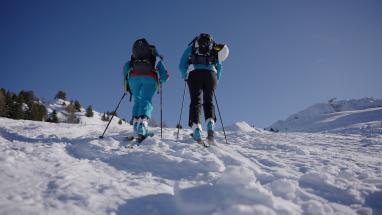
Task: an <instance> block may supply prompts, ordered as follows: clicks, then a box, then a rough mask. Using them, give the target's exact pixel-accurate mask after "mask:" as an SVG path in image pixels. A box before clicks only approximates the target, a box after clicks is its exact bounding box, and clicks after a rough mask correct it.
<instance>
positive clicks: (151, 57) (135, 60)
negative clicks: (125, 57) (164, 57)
mask: <svg viewBox="0 0 382 215" xmlns="http://www.w3.org/2000/svg"><path fill="white" fill-rule="evenodd" d="M155 62H156V51H155V46H153V45H150V44H149V43H148V42H147V40H146V39H144V38H142V39H139V40H137V41H135V42H134V45H133V50H132V55H131V60H130V66H131V68H132V69H133V71H134V72H138V73H150V72H152V71H154V70H155Z"/></svg>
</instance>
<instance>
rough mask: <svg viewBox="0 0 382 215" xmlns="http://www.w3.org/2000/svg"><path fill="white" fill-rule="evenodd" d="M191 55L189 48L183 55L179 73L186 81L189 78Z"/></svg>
mask: <svg viewBox="0 0 382 215" xmlns="http://www.w3.org/2000/svg"><path fill="white" fill-rule="evenodd" d="M190 55H191V47H188V48H187V49H186V50H185V51H184V52H183V55H182V58H181V59H180V63H179V71H180V74H181V76H182V78H183V79H184V80H187V78H188V71H187V70H188V59H189V58H190Z"/></svg>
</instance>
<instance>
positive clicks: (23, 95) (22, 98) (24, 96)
mask: <svg viewBox="0 0 382 215" xmlns="http://www.w3.org/2000/svg"><path fill="white" fill-rule="evenodd" d="M37 100H38V99H37V98H36V96H35V95H34V92H33V91H24V90H22V91H20V93H19V95H18V102H20V103H21V104H23V103H25V104H27V105H28V106H30V105H32V102H34V101H37Z"/></svg>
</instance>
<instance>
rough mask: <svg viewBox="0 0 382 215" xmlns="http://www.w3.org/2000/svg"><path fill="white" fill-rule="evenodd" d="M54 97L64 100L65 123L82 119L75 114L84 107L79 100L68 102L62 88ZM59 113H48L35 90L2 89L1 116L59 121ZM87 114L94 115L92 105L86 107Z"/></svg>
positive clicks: (0, 100)
mask: <svg viewBox="0 0 382 215" xmlns="http://www.w3.org/2000/svg"><path fill="white" fill-rule="evenodd" d="M54 98H55V99H62V100H63V103H62V105H63V106H65V111H66V114H67V116H66V120H65V121H64V122H65V123H79V122H80V119H79V118H78V117H77V116H76V114H75V113H76V112H81V108H82V107H81V104H80V102H79V101H78V100H75V101H70V103H68V104H67V102H65V100H66V99H67V97H66V93H65V92H64V91H62V90H60V91H58V93H57V94H56V95H55V97H54ZM57 114H58V113H57V111H56V110H54V111H52V113H50V114H48V111H47V109H46V106H45V105H44V103H43V102H41V101H40V100H39V99H38V98H37V97H36V96H35V94H34V92H33V91H25V90H21V91H20V92H19V93H18V94H16V93H14V92H11V91H7V90H5V89H4V88H1V89H0V117H7V118H11V119H23V120H34V121H46V122H52V123H57V122H59V119H58V116H57ZM85 116H87V117H93V116H94V113H93V108H92V106H91V105H89V106H88V107H87V108H86V113H85Z"/></svg>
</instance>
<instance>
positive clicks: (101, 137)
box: [99, 93, 126, 139]
mask: <svg viewBox="0 0 382 215" xmlns="http://www.w3.org/2000/svg"><path fill="white" fill-rule="evenodd" d="M125 96H126V93H123V95H122V98H121V100H119V102H118V105H117V107H116V108H115V110H114V112H113V116H111V119H110V121H109V123H107V126H106V128H105V130H104V131H103V134H102V135H101V136H99V138H100V139H103V136H104V135H105V133H106V130H107V128H109V125H110V123H111V120H113V118H114V116H115V113H116V112H117V110H118V108H119V105H120V104H121V102H122V100H123V98H125Z"/></svg>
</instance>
